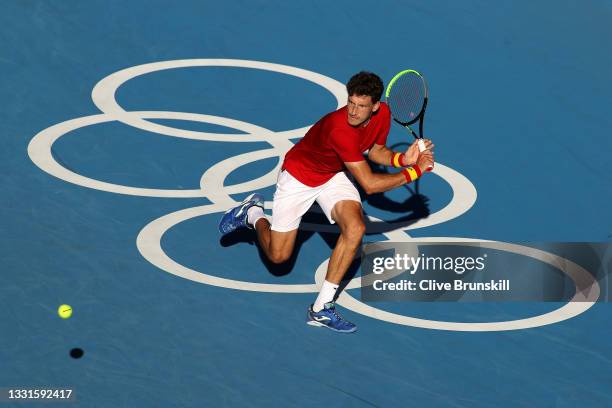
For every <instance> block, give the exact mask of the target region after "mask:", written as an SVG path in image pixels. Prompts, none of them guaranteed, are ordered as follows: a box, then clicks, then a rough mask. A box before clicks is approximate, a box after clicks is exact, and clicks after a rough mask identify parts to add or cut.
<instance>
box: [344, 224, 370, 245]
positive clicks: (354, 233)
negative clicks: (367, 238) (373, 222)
mask: <svg viewBox="0 0 612 408" xmlns="http://www.w3.org/2000/svg"><path fill="white" fill-rule="evenodd" d="M343 233H344V236H345V238H346V239H348V240H349V241H350V242H353V243H355V244H357V245H359V243H361V240H362V239H363V236H364V235H365V224H364V223H363V222H361V221H354V222H351V223H350V224H348V225H347V226H346V228H345V229H344V231H343Z"/></svg>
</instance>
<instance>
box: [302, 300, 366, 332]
mask: <svg viewBox="0 0 612 408" xmlns="http://www.w3.org/2000/svg"><path fill="white" fill-rule="evenodd" d="M306 324H309V325H311V326H320V327H327V328H328V329H331V330H333V331H337V332H340V333H353V332H354V331H356V330H357V326H356V325H355V324H353V323H351V322H349V321H348V320H344V318H343V317H342V316H340V314H339V313H338V312H337V311H336V305H335V304H334V303H326V304H325V306H324V308H323V309H321V311H319V312H315V311H314V310H312V305H310V307H309V308H308V312H307V313H306Z"/></svg>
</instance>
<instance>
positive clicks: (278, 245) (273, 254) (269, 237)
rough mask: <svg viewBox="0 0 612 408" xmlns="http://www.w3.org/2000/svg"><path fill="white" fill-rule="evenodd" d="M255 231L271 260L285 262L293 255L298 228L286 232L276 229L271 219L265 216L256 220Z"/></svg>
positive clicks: (263, 249) (261, 246)
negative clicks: (273, 228)
mask: <svg viewBox="0 0 612 408" xmlns="http://www.w3.org/2000/svg"><path fill="white" fill-rule="evenodd" d="M255 231H256V232H257V241H258V242H259V246H260V248H261V249H262V251H263V252H264V253H265V254H266V256H267V257H268V259H269V260H270V261H272V262H274V263H283V262H285V261H286V260H287V259H289V258H290V257H291V253H292V252H293V247H294V246H295V238H296V237H297V232H298V230H297V228H296V229H294V230H291V231H286V232H280V231H274V230H272V224H270V221H268V219H267V218H265V217H263V218H259V219H258V220H256V221H255Z"/></svg>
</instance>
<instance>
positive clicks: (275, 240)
mask: <svg viewBox="0 0 612 408" xmlns="http://www.w3.org/2000/svg"><path fill="white" fill-rule="evenodd" d="M321 190H322V187H315V188H313V187H308V186H306V185H304V184H302V183H300V182H299V181H298V180H296V179H295V178H294V177H293V176H291V174H289V172H287V171H283V172H281V173H280V174H279V177H278V181H277V183H276V191H275V193H274V200H273V203H272V224H270V221H269V220H268V219H267V218H266V216H265V214H264V212H263V207H264V201H263V197H262V196H261V195H259V194H254V195H251V196H249V197H247V199H245V201H243V202H242V203H241V204H240V205H238V206H237V207H234V208H232V209H230V210H229V211H228V212H227V213H226V214H225V215H224V216H223V218H222V220H221V222H220V224H219V230H220V231H221V232H222V233H224V234H227V233H230V232H232V231H234V230H236V229H238V228H244V227H247V228H253V227H254V228H255V230H256V233H257V240H258V242H259V244H260V247H261V249H262V250H263V252H264V253H265V255H266V256H267V257H268V259H270V260H271V261H272V262H274V263H282V262H284V261H286V260H287V259H289V257H291V253H292V252H293V248H294V246H295V239H296V237H297V231H298V227H299V225H300V221H301V220H302V216H303V215H304V214H305V213H306V211H308V209H309V208H310V207H311V206H312V204H313V203H314V201H315V199H316V198H317V195H318V194H319V193H320V191H321Z"/></svg>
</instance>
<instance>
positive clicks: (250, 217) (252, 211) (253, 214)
mask: <svg viewBox="0 0 612 408" xmlns="http://www.w3.org/2000/svg"><path fill="white" fill-rule="evenodd" d="M260 218H266V214H264V212H263V209H262V208H261V207H258V206H256V205H254V206H252V207H251V208H249V209H248V210H247V222H248V223H249V224H251V225H252V226H253V227H255V224H257V221H259V219H260Z"/></svg>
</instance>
